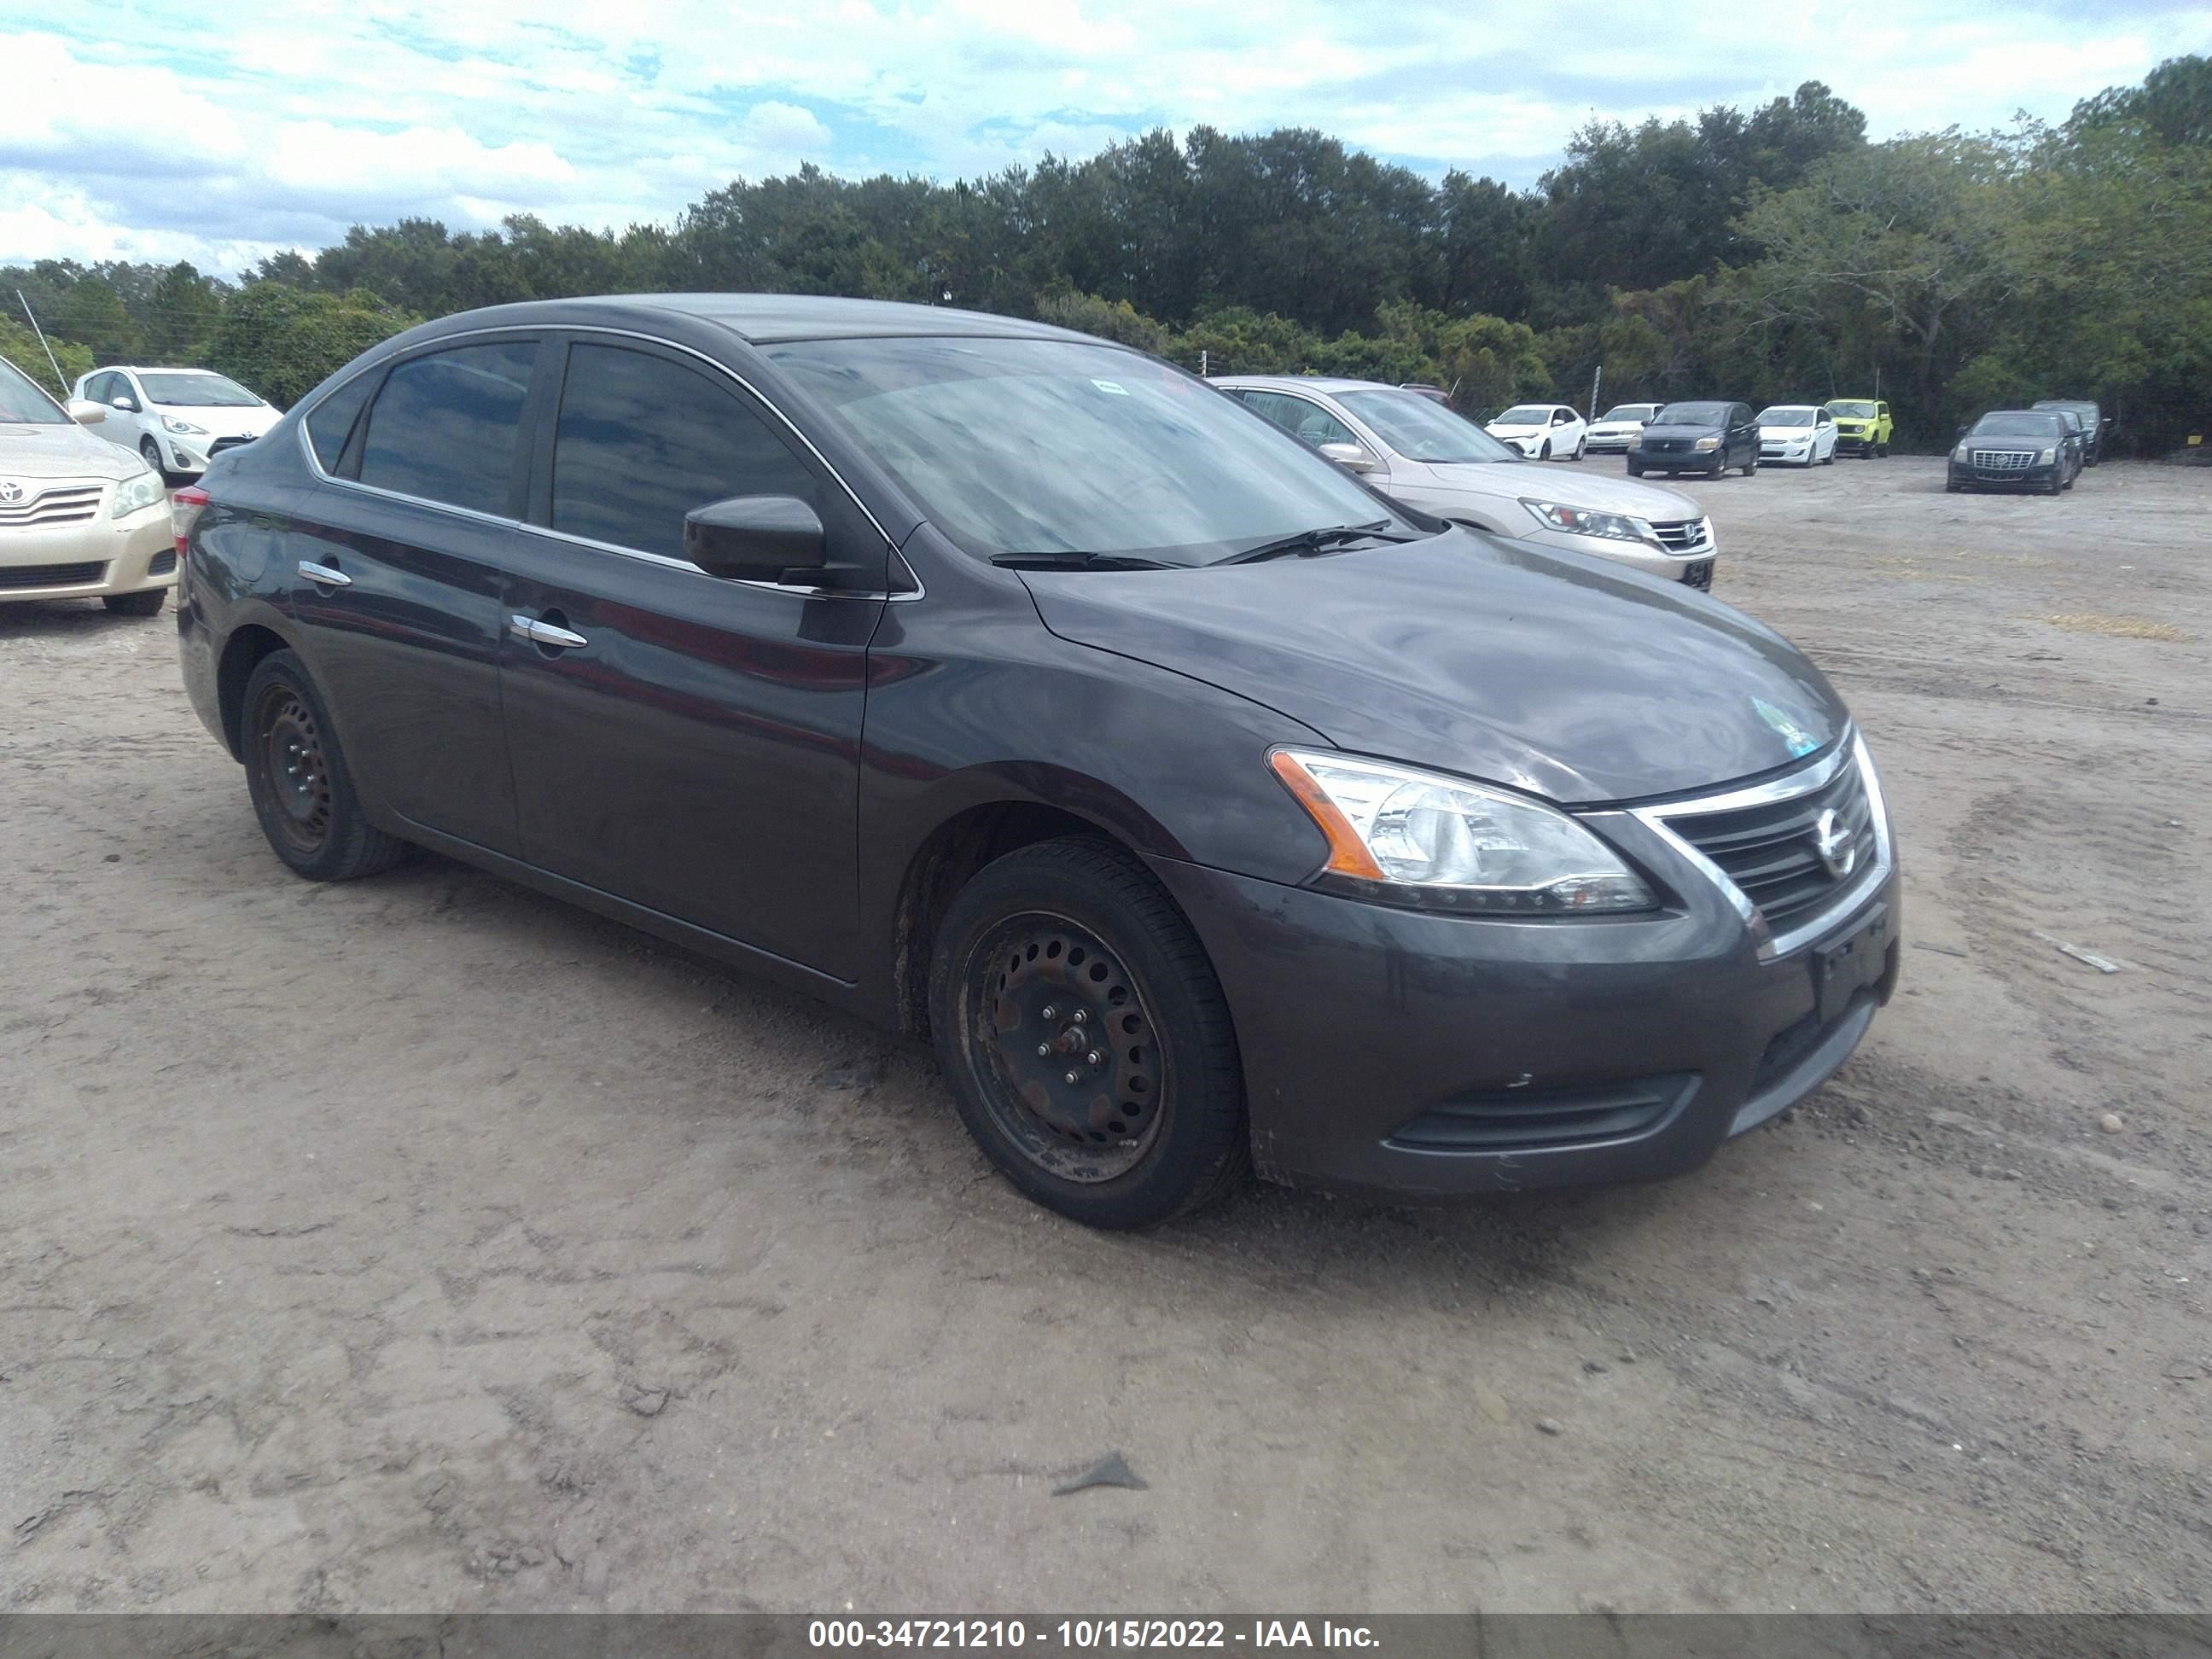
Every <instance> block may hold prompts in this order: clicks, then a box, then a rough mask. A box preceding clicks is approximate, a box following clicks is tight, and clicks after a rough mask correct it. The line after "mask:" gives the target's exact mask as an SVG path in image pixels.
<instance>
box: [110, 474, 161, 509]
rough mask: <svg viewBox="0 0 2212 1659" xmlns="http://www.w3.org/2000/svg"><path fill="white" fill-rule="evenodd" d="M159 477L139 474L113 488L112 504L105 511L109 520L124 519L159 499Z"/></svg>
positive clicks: (157, 475)
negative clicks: (113, 497)
mask: <svg viewBox="0 0 2212 1659" xmlns="http://www.w3.org/2000/svg"><path fill="white" fill-rule="evenodd" d="M163 494H164V491H163V489H162V488H161V475H160V474H159V473H156V472H141V473H139V474H138V475H137V477H131V478H125V480H124V481H123V482H122V483H119V484H118V485H116V486H115V501H114V504H113V505H112V506H111V507H109V508H108V509H107V516H108V517H109V518H111V519H125V518H128V517H130V516H131V514H132V513H136V512H137V511H139V510H140V509H141V508H142V507H151V506H153V505H154V503H155V502H156V501H160V500H161V496H162V495H163Z"/></svg>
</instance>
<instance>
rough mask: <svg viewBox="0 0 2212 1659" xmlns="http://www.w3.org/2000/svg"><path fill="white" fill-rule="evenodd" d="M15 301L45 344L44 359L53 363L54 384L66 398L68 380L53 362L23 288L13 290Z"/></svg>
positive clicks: (56, 363)
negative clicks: (24, 295)
mask: <svg viewBox="0 0 2212 1659" xmlns="http://www.w3.org/2000/svg"><path fill="white" fill-rule="evenodd" d="M15 303H16V304H17V305H19V306H21V307H23V314H24V315H25V316H26V317H28V318H29V319H31V332H32V333H33V334H35V335H37V336H38V337H39V343H40V345H42V346H46V361H47V362H50V363H53V368H54V384H55V385H56V386H58V387H60V388H61V394H62V396H63V398H64V399H66V398H68V396H69V381H68V380H67V379H66V378H65V377H64V375H63V374H62V366H61V365H60V364H59V363H58V362H54V349H53V347H52V346H51V345H46V330H44V329H43V328H40V326H39V316H38V313H36V312H34V311H33V310H32V309H31V302H30V301H28V300H26V299H25V298H24V297H23V290H22V289H20V288H19V289H16V290H15Z"/></svg>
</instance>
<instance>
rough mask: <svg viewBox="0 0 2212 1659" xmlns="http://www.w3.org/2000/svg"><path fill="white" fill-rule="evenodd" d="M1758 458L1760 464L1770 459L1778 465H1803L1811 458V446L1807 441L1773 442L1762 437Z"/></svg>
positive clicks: (1808, 462)
mask: <svg viewBox="0 0 2212 1659" xmlns="http://www.w3.org/2000/svg"><path fill="white" fill-rule="evenodd" d="M1812 459H1813V446H1812V445H1811V444H1810V443H1809V442H1808V443H1802V444H1799V443H1775V442H1772V441H1769V440H1767V439H1764V438H1762V439H1761V440H1760V441H1759V460H1760V462H1761V463H1762V464H1765V463H1766V462H1769V461H1771V462H1773V463H1775V464H1776V465H1780V466H1805V465H1809V464H1810V462H1811V461H1812Z"/></svg>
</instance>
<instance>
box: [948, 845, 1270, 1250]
mask: <svg viewBox="0 0 2212 1659" xmlns="http://www.w3.org/2000/svg"><path fill="white" fill-rule="evenodd" d="M934 957H935V961H934V965H933V969H932V971H931V975H930V1025H931V1029H932V1030H933V1033H934V1034H935V1037H936V1042H937V1052H938V1058H939V1062H940V1064H941V1065H942V1066H943V1068H944V1072H945V1082H946V1083H947V1085H949V1086H950V1087H951V1091H952V1098H953V1102H954V1103H955V1104H956V1105H957V1107H958V1109H959V1111H960V1117H961V1121H963V1123H965V1124H966V1125H967V1126H968V1132H969V1133H970V1134H971V1135H973V1136H974V1137H975V1143H976V1145H977V1146H980V1147H981V1148H982V1151H983V1154H984V1156H985V1157H987V1158H989V1159H990V1160H991V1162H992V1163H993V1164H995V1165H996V1166H997V1167H998V1169H999V1171H1000V1174H1002V1175H1004V1176H1006V1179H1007V1180H1008V1181H1009V1182H1012V1184H1013V1186H1014V1187H1015V1188H1017V1189H1018V1190H1019V1191H1020V1192H1021V1193H1022V1194H1024V1196H1026V1197H1028V1198H1030V1199H1031V1200H1035V1201H1036V1203H1039V1204H1042V1206H1045V1207H1046V1208H1047V1209H1048V1210H1054V1211H1056V1212H1059V1213H1060V1214H1061V1215H1064V1216H1066V1217H1067V1218H1069V1219H1070V1220H1073V1221H1079V1222H1082V1223H1083V1224H1084V1225H1085V1226H1091V1227H1106V1228H1115V1229H1131V1228H1140V1227H1152V1226H1157V1225H1158V1224H1160V1223H1161V1222H1163V1221H1166V1220H1169V1219H1170V1218H1174V1217H1176V1216H1178V1215H1182V1214H1184V1213H1186V1212H1189V1211H1191V1210H1195V1209H1198V1208H1200V1206H1204V1205H1206V1204H1208V1203H1211V1202H1212V1201H1214V1200H1217V1199H1218V1198H1220V1197H1221V1196H1222V1195H1223V1194H1225V1193H1226V1192H1228V1191H1229V1189H1230V1188H1232V1187H1234V1186H1235V1185H1237V1183H1238V1182H1240V1181H1242V1180H1243V1176H1244V1172H1245V1169H1246V1166H1247V1160H1248V1158H1249V1139H1248V1135H1247V1132H1246V1129H1245V1119H1244V1078H1243V1063H1242V1061H1241V1060H1240V1059H1239V1058H1238V1055H1237V1034H1236V1030H1235V1029H1234V1027H1233V1026H1232V1025H1231V1023H1230V1018H1229V1007H1228V1004H1227V1002H1226V1001H1225V1000H1224V999H1223V997H1222V994H1221V986H1220V982H1219V981H1218V980H1217V979H1216V978H1215V977H1214V974H1213V966H1212V963H1210V962H1208V961H1207V959H1206V951H1205V947H1204V946H1203V945H1200V943H1199V941H1198V936H1197V935H1196V934H1195V933H1193V932H1192V931H1191V928H1190V924H1189V923H1188V921H1185V920H1184V919H1183V916H1182V912H1181V911H1180V910H1178V909H1177V908H1176V906H1175V903H1174V902H1173V901H1172V900H1170V898H1169V897H1168V896H1167V893H1166V892H1165V890H1164V889H1162V888H1161V886H1160V885H1159V884H1158V882H1156V881H1155V880H1153V878H1152V875H1151V873H1150V872H1148V871H1146V869H1145V867H1144V866H1142V865H1141V864H1139V862H1138V861H1137V860H1135V859H1133V858H1132V857H1131V856H1130V855H1129V854H1127V853H1125V852H1124V851H1122V850H1121V848H1119V847H1117V846H1115V844H1114V843H1113V842H1109V841H1105V840H1103V839H1099V838H1095V837H1091V836H1069V837H1066V838H1063V839H1060V840H1056V841H1048V842H1037V843H1036V844H1034V845H1032V846H1029V847H1024V848H1018V849H1017V850H1016V851H1014V852H1012V853H1009V854H1006V857H1004V858H1002V859H1000V860H998V861H997V862H996V863H994V864H992V865H989V866H986V867H985V868H984V869H983V870H982V871H981V872H980V873H979V874H977V875H976V876H975V878H974V879H973V880H971V881H970V882H969V884H967V886H965V887H963V889H961V890H960V892H959V894H958V895H957V896H956V897H955V898H954V899H953V901H952V904H951V908H950V909H949V910H948V911H947V913H946V915H945V922H944V925H943V927H941V928H940V929H939V932H938V937H937V948H936V950H935V951H934ZM1100 1034H1103V1039H1104V1040H1103V1041H1098V1040H1097V1037H1098V1036H1099V1035H1100ZM1094 1042H1095V1043H1096V1046H1095V1047H1092V1046H1089V1045H1091V1044H1092V1043H1094ZM1093 1055H1096V1056H1097V1058H1095V1059H1094V1058H1092V1056H1093ZM1071 1073H1073V1075H1074V1076H1075V1079H1076V1080H1075V1082H1074V1083H1073V1084H1068V1083H1066V1081H1065V1079H1066V1078H1067V1076H1068V1075H1069V1074H1071Z"/></svg>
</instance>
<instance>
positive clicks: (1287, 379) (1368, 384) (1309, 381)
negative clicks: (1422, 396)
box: [1213, 374, 1406, 392]
mask: <svg viewBox="0 0 2212 1659" xmlns="http://www.w3.org/2000/svg"><path fill="white" fill-rule="evenodd" d="M1213 383H1214V385H1216V386H1266V387H1267V388H1269V389H1270V390H1277V391H1283V392H1404V391H1405V390H1406V388H1405V387H1404V386H1394V385H1392V384H1391V383H1390V382H1389V381H1388V380H1346V379H1345V378H1344V377H1343V376H1341V375H1337V374H1217V375H1215V376H1214V377H1213Z"/></svg>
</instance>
